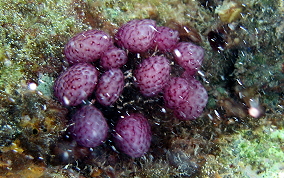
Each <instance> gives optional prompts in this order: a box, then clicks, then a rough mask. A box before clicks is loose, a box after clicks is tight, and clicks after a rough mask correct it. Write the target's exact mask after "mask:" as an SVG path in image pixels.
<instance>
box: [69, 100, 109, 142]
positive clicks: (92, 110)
mask: <svg viewBox="0 0 284 178" xmlns="http://www.w3.org/2000/svg"><path fill="white" fill-rule="evenodd" d="M71 121H72V123H71V126H70V128H69V131H70V132H71V135H72V137H73V138H74V139H75V140H76V141H77V143H78V144H80V145H82V146H85V147H96V146H98V145H100V144H101V143H103V142H104V141H105V140H106V138H107V134H108V130H109V127H108V125H107V122H106V119H105V117H104V116H103V114H102V113H101V111H100V110H98V109H97V108H96V107H94V106H91V105H89V106H83V107H82V108H81V109H79V110H78V111H77V112H76V113H75V114H74V115H73V117H72V120H71Z"/></svg>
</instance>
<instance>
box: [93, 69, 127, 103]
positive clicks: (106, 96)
mask: <svg viewBox="0 0 284 178" xmlns="http://www.w3.org/2000/svg"><path fill="white" fill-rule="evenodd" d="M123 87H124V75H123V73H122V71H121V70H120V69H119V68H113V69H110V70H108V71H106V72H105V73H104V74H103V75H102V76H101V77H100V79H99V82H98V84H97V89H96V98H97V101H98V102H99V103H100V104H102V105H105V106H109V105H112V104H113V103H114V102H115V101H116V100H117V99H118V98H119V96H120V95H121V93H122V90H123Z"/></svg>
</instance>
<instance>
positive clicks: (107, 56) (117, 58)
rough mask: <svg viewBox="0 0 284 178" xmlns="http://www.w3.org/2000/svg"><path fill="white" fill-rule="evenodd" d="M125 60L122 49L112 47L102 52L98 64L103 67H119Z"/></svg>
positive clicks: (124, 53) (125, 56) (125, 55)
mask: <svg viewBox="0 0 284 178" xmlns="http://www.w3.org/2000/svg"><path fill="white" fill-rule="evenodd" d="M126 62H127V54H126V52H125V51H124V50H122V49H119V48H116V47H112V48H110V49H108V50H107V51H106V52H104V53H103V54H102V57H101V59H100V64H101V66H102V67H103V68H104V69H111V68H120V67H122V66H123V65H124V64H126Z"/></svg>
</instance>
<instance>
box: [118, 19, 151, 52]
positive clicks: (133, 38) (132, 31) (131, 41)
mask: <svg viewBox="0 0 284 178" xmlns="http://www.w3.org/2000/svg"><path fill="white" fill-rule="evenodd" d="M156 31H157V30H156V21H154V20H150V19H143V20H136V19H135V20H131V21H129V22H127V23H126V24H124V25H123V26H121V27H120V28H119V29H118V32H117V33H116V35H115V41H116V43H117V45H118V46H120V47H122V48H125V49H127V50H129V51H130V52H137V53H141V52H146V51H147V50H148V49H150V48H151V47H152V46H153V42H154V38H155V36H156Z"/></svg>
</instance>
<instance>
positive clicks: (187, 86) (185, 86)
mask: <svg viewBox="0 0 284 178" xmlns="http://www.w3.org/2000/svg"><path fill="white" fill-rule="evenodd" d="M164 100H165V103H166V106H167V107H169V108H171V109H173V110H174V114H175V116H176V117H177V118H178V119H180V120H194V119H196V118H197V117H199V116H200V115H201V113H202V111H203V109H204V108H205V106H206V104H207V100H208V95H207V92H206V90H205V88H204V87H203V85H202V84H201V83H200V82H199V81H198V80H196V79H194V78H193V77H188V78H187V79H184V78H179V77H175V78H172V79H171V80H170V82H169V83H168V85H167V86H166V87H165V89H164Z"/></svg>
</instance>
